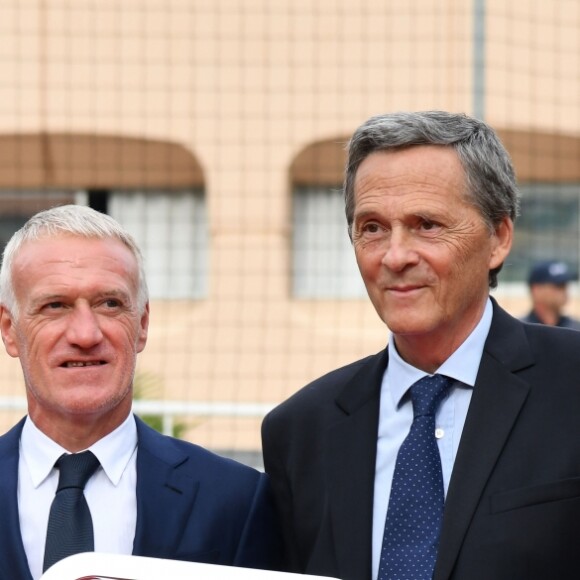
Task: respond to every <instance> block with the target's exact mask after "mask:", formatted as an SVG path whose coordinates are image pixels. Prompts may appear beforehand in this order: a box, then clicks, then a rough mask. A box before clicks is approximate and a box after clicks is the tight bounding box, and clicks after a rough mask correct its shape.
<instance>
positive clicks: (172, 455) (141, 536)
mask: <svg viewBox="0 0 580 580" xmlns="http://www.w3.org/2000/svg"><path fill="white" fill-rule="evenodd" d="M136 421H137V433H138V437H139V442H138V448H137V525H136V529H135V541H134V544H133V554H135V555H148V556H156V557H161V558H163V557H165V558H171V557H174V555H175V554H176V553H178V552H179V546H180V543H181V542H180V540H181V538H182V537H183V534H182V532H183V529H184V526H185V524H186V522H187V520H188V518H189V517H190V513H191V510H192V509H193V504H194V502H195V496H196V492H197V489H198V485H196V484H195V482H194V481H193V480H192V479H191V478H190V477H188V476H180V474H179V470H178V468H179V466H180V465H182V464H183V463H184V462H186V461H188V457H187V455H185V454H183V453H181V452H180V451H179V450H178V449H176V448H175V447H174V446H173V445H172V444H171V443H170V441H169V440H168V439H167V438H165V437H163V436H162V435H160V434H159V433H157V432H155V431H154V430H153V429H151V428H150V427H148V426H147V425H145V423H143V422H142V421H141V420H140V419H138V418H136Z"/></svg>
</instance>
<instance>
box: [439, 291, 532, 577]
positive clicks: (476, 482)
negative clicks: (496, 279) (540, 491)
mask: <svg viewBox="0 0 580 580" xmlns="http://www.w3.org/2000/svg"><path fill="white" fill-rule="evenodd" d="M514 345H517V346H514ZM531 364H533V359H532V356H531V354H530V351H529V348H528V347H527V339H526V336H525V333H524V331H523V327H522V325H521V324H520V323H519V322H516V321H514V320H513V319H512V318H511V317H510V316H509V315H508V314H507V313H505V312H504V311H502V310H500V309H499V308H498V307H497V305H496V304H495V302H494V318H493V322H492V327H491V329H490V333H489V336H488V339H487V341H486V346H485V349H484V353H483V356H482V360H481V364H480V367H479V372H478V376H477V380H476V383H475V387H474V391H473V397H472V400H471V404H470V406H469V411H468V414H467V419H466V422H465V427H464V429H463V433H462V436H461V443H460V445H459V450H458V453H457V457H456V460H455V464H454V467H453V473H452V476H451V481H450V484H449V491H448V494H447V498H446V502H445V514H444V517H443V529H442V533H441V543H440V546H439V557H438V560H437V564H436V568H435V575H434V579H435V580H444V579H447V578H449V577H450V575H451V572H452V570H453V566H454V565H455V561H456V559H457V556H458V554H459V550H460V548H461V544H462V542H463V539H464V537H465V534H466V533H467V530H468V528H469V525H470V522H471V519H472V517H473V515H474V513H475V510H476V509H477V506H478V504H479V501H480V499H481V495H482V493H483V490H484V488H485V485H486V483H487V481H488V479H489V477H490V475H491V473H492V471H493V468H494V466H495V464H496V462H497V459H498V457H499V455H500V454H501V452H502V449H503V447H504V445H505V443H506V441H507V439H508V437H509V433H510V431H511V429H512V427H513V425H514V422H515V421H516V419H517V417H518V414H519V412H520V410H521V408H522V406H523V405H524V402H525V400H526V397H527V395H528V391H529V387H528V385H527V383H525V381H522V380H521V379H520V378H518V377H517V376H516V375H515V374H513V372H514V371H516V370H519V369H521V368H524V367H526V366H529V365H531Z"/></svg>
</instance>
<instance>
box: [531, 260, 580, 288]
mask: <svg viewBox="0 0 580 580" xmlns="http://www.w3.org/2000/svg"><path fill="white" fill-rule="evenodd" d="M574 279H575V276H574V274H573V273H572V272H571V271H570V268H569V267H568V265H567V264H566V263H565V262H561V261H558V260H547V261H545V262H538V263H537V264H535V265H534V267H533V268H532V269H531V271H530V275H529V277H528V284H529V285H530V286H531V285H532V284H558V285H561V284H567V283H568V282H570V280H574Z"/></svg>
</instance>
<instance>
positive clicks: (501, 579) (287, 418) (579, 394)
mask: <svg viewBox="0 0 580 580" xmlns="http://www.w3.org/2000/svg"><path fill="white" fill-rule="evenodd" d="M387 364H388V353H387V351H383V352H381V353H379V354H377V355H374V356H370V357H368V358H366V359H364V360H361V361H358V362H355V363H353V364H351V365H348V366H346V367H343V368H341V369H338V370H335V371H333V372H331V373H329V374H327V375H325V376H324V377H321V378H320V379H317V380H316V381H314V382H313V383H311V384H310V385H308V386H306V387H304V389H302V390H301V391H299V392H298V393H297V394H295V395H294V396H293V397H291V398H290V399H289V400H287V401H286V402H284V403H283V404H282V405H280V406H279V407H277V408H276V409H274V410H273V411H272V412H271V413H270V414H269V415H268V416H267V417H266V419H265V421H264V424H263V430H262V435H263V446H264V460H265V466H266V471H267V472H268V473H269V474H270V476H271V480H272V485H273V489H274V494H275V497H276V501H277V505H278V509H279V512H280V515H281V518H282V527H283V531H284V541H285V546H286V551H287V554H288V557H289V561H290V566H291V569H292V570H295V571H300V572H306V573H312V574H320V575H329V576H336V577H339V578H341V579H342V580H370V578H371V551H372V548H371V542H372V514H373V492H374V472H375V456H376V445H377V429H378V416H379V394H380V393H379V390H380V385H381V379H382V376H383V373H384V370H385V368H386V365H387ZM579 538H580V333H578V332H576V331H571V330H565V329H557V328H553V327H545V326H541V325H530V324H523V323H522V322H520V321H518V320H516V319H515V318H512V317H511V316H510V315H508V314H507V313H506V312H505V311H503V310H502V309H501V308H499V307H498V305H497V304H496V303H495V302H494V312H493V321H492V325H491V329H490V333H489V336H488V339H487V341H486V344H485V349H484V353H483V358H482V360H481V365H480V368H479V372H478V375H477V380H476V384H475V388H474V392H473V397H472V400H471V404H470V408H469V412H468V415H467V419H466V423H465V427H464V430H463V435H462V438H461V442H460V446H459V450H458V454H457V457H456V461H455V465H454V468H453V473H452V476H451V481H450V486H449V490H448V495H447V498H446V504H445V513H444V521H443V530H442V536H441V543H440V548H439V556H438V560H437V563H436V569H435V574H434V578H435V580H534V579H537V580H540V579H541V580H547V579H553V578H558V579H559V580H563V579H575V580H577V579H578V578H580V557H579V551H578V546H579V545H580V540H579Z"/></svg>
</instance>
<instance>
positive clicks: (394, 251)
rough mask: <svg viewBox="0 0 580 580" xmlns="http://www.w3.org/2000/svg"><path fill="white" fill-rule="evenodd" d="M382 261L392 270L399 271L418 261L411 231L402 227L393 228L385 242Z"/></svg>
mask: <svg viewBox="0 0 580 580" xmlns="http://www.w3.org/2000/svg"><path fill="white" fill-rule="evenodd" d="M381 261H382V263H383V265H384V266H386V267H387V268H388V269H389V270H392V271H393V272H401V271H402V270H404V269H405V268H406V267H407V266H409V265H411V264H416V263H417V262H418V261H419V255H418V254H417V251H416V248H415V243H414V239H413V234H412V232H409V231H408V230H406V229H405V228H404V227H398V228H393V229H392V230H391V232H390V234H389V236H388V238H387V240H386V242H385V250H384V254H383V257H382V260H381Z"/></svg>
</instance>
